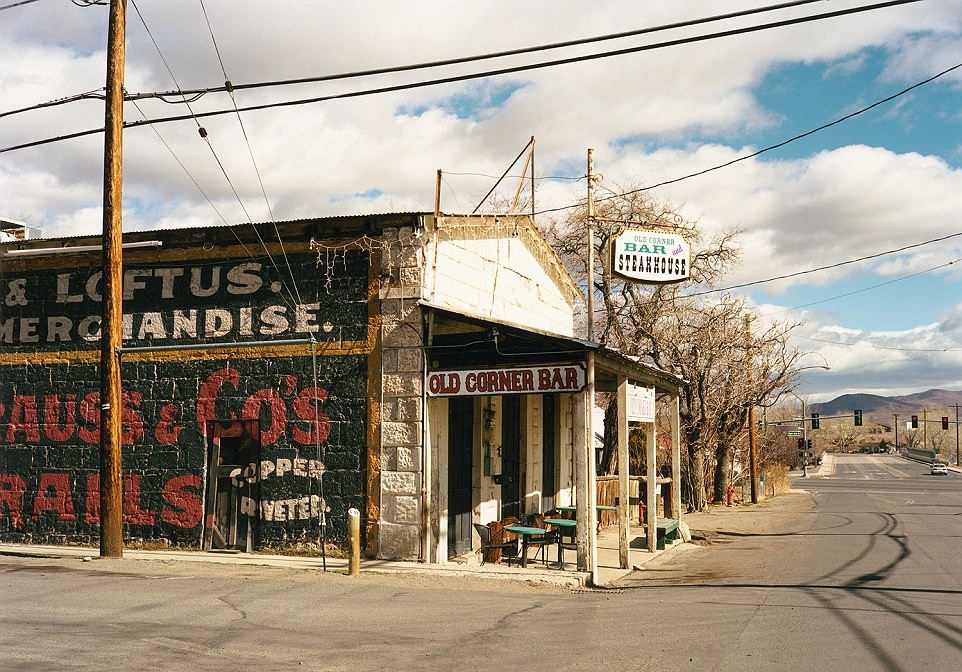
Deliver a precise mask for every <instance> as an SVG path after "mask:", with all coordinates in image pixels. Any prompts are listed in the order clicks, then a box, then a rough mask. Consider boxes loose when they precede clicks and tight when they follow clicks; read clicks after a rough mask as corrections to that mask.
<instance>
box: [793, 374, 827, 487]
mask: <svg viewBox="0 0 962 672" xmlns="http://www.w3.org/2000/svg"><path fill="white" fill-rule="evenodd" d="M809 368H810V367H809ZM825 368H828V367H825ZM785 391H786V392H788V393H789V394H790V395H792V396H793V397H795V398H796V399H798V401H799V402H800V403H801V404H802V478H808V455H807V454H806V452H807V451H808V432H807V429H806V426H805V400H804V399H802V398H801V397H800V396H798V395H797V394H795V393H794V392H792V391H791V390H785Z"/></svg>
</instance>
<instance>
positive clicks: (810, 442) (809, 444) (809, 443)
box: [805, 439, 812, 450]
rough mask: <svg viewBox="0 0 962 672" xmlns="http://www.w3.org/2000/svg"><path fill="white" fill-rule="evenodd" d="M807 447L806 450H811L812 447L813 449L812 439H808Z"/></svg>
mask: <svg viewBox="0 0 962 672" xmlns="http://www.w3.org/2000/svg"><path fill="white" fill-rule="evenodd" d="M805 449H806V450H811V449H812V440H811V439H808V441H806V443H805Z"/></svg>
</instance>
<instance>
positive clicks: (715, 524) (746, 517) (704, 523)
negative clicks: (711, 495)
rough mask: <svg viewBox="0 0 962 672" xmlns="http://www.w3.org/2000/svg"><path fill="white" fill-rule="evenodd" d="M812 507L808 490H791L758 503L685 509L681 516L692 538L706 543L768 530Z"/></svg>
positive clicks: (703, 543) (813, 505) (781, 524)
mask: <svg viewBox="0 0 962 672" xmlns="http://www.w3.org/2000/svg"><path fill="white" fill-rule="evenodd" d="M814 507H815V500H814V499H813V498H812V495H811V493H808V492H801V491H793V492H789V493H786V494H784V495H778V496H776V497H769V498H767V499H763V500H762V501H760V502H759V503H758V504H742V505H738V506H715V507H712V508H711V509H710V510H708V511H703V512H697V513H687V514H685V516H684V518H683V520H684V521H685V522H686V523H688V527H689V528H690V529H691V533H692V541H693V542H695V543H698V544H702V545H707V544H713V543H724V542H725V541H731V540H732V539H733V538H735V537H737V536H743V535H751V534H764V533H767V532H771V531H772V530H776V529H778V528H780V527H784V526H786V525H788V524H789V523H792V522H793V521H795V520H797V519H798V517H799V516H803V515H805V514H807V513H809V512H810V511H811V510H812V509H813V508H814ZM728 535H731V536H728Z"/></svg>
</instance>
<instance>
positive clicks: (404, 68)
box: [0, 0, 828, 117]
mask: <svg viewBox="0 0 962 672" xmlns="http://www.w3.org/2000/svg"><path fill="white" fill-rule="evenodd" d="M29 1H30V2H36V0H29ZM827 1H828V0H795V1H794V2H783V3H780V4H777V5H768V6H766V7H758V8H753V9H747V10H743V11H738V12H730V13H728V14H717V15H714V16H708V17H703V18H699V19H690V20H688V21H679V22H676V23H669V24H663V25H660V26H653V27H650V28H639V29H636V30H629V31H623V32H620V33H609V34H606V35H597V36H593V37H585V38H580V39H576V40H568V41H565V42H554V43H549V44H541V45H536V46H532V47H522V48H519V49H509V50H505V51H498V52H491V53H487V54H478V55H473V56H461V57H457V58H449V59H443V60H438V61H429V62H425V63H412V64H407V65H400V66H391V67H385V68H373V69H370V70H359V71H354V72H345V73H339V74H333V75H320V76H315V77H302V78H296V79H283V80H274V81H272V82H266V83H264V82H261V83H252V84H237V85H233V84H230V83H227V82H225V84H224V86H223V87H215V88H204V89H190V90H186V91H185V90H177V91H167V92H162V93H145V94H134V96H133V97H131V98H128V100H135V99H141V98H160V99H164V98H165V97H167V96H185V95H191V96H195V98H193V99H192V100H196V99H197V98H199V97H200V96H203V95H204V94H207V93H218V92H225V91H226V92H228V93H230V92H232V91H235V90H239V89H251V88H263V87H266V86H287V85H291V84H311V83H319V82H330V81H338V80H344V79H354V78H357V77H369V76H373V75H383V74H397V73H400V72H412V71H417V70H426V69H431V68H437V67H443V66H448V65H459V64H464V63H474V62H478V61H484V60H492V59H498V58H504V57H507V56H518V55H523V54H530V53H536V52H541V51H551V50H555V49H562V48H566V47H573V46H581V45H585V44H592V43H598V42H606V41H610V40H617V39H623V38H626V37H637V36H639V35H645V34H651V33H657V32H662V31H666V30H672V29H676V28H685V27H690V26H696V25H699V24H706V23H714V22H717V21H723V20H727V19H732V18H739V17H744V16H750V15H753V14H761V13H764V12H770V11H775V10H779V9H786V8H789V7H798V6H801V5H808V4H812V3H814V2H827ZM204 14H205V16H206V9H205V10H204ZM218 56H219V54H218ZM222 65H223V63H222ZM84 97H89V96H86V95H85V94H80V95H79V96H71V97H68V98H62V99H60V100H58V101H54V102H51V103H41V104H40V105H38V106H35V107H26V108H21V109H19V110H12V111H10V112H2V113H0V117H3V116H6V115H8V114H17V113H20V112H26V111H29V110H32V109H36V108H37V107H40V106H48V105H51V104H57V105H62V104H64V103H69V102H74V101H76V100H79V99H81V98H84ZM165 102H169V101H165Z"/></svg>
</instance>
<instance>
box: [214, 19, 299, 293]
mask: <svg viewBox="0 0 962 672" xmlns="http://www.w3.org/2000/svg"><path fill="white" fill-rule="evenodd" d="M199 1H200V8H201V10H202V11H203V13H204V20H205V21H206V22H207V30H208V31H209V32H210V40H211V42H212V43H213V45H214V51H215V52H216V53H217V61H218V62H219V63H220V70H221V72H222V73H223V74H224V86H225V87H227V89H228V91H229V95H230V100H231V103H232V104H233V106H234V112H235V113H236V114H237V123H238V125H239V126H240V129H241V133H242V134H243V135H244V142H245V143H246V145H247V153H248V154H249V155H250V157H251V164H252V165H253V166H254V173H255V174H256V175H257V182H258V184H260V187H261V194H262V195H263V196H264V203H266V204H267V214H268V216H269V217H270V220H271V223H272V224H273V225H274V233H275V235H276V236H277V243H278V244H279V245H280V248H281V255H282V256H283V257H284V263H285V265H286V266H287V272H288V274H289V275H290V277H291V287H293V288H294V296H295V297H296V298H297V303H298V304H299V305H301V304H303V303H304V301H303V300H302V299H301V291H300V288H298V286H297V280H296V279H295V278H294V269H292V268H291V260H290V259H289V258H288V256H287V250H286V249H285V248H284V240H283V238H282V237H281V232H280V231H279V230H278V229H277V221H276V220H275V219H274V211H273V209H271V201H270V199H269V198H268V197H267V190H266V189H265V188H264V180H263V178H262V177H261V171H260V169H259V168H258V166H257V159H255V158H254V148H253V147H252V146H251V141H250V138H249V137H248V135H247V128H246V127H245V126H244V120H243V118H242V117H241V113H240V111H239V110H238V109H237V99H236V98H234V91H233V90H232V87H231V82H230V77H228V76H227V68H226V67H225V66H224V59H223V58H222V57H221V54H220V48H219V47H218V46H217V39H216V38H215V37H214V28H213V26H212V25H211V23H210V17H209V16H208V15H207V7H205V6H204V0H199ZM255 231H256V227H255ZM259 237H260V234H258V238H259ZM261 245H264V241H263V240H262V241H261ZM264 249H265V250H267V246H266V245H264ZM268 254H269V253H268ZM271 261H273V259H272V260H271ZM285 284H287V283H286V282H285ZM292 298H294V297H292Z"/></svg>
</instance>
